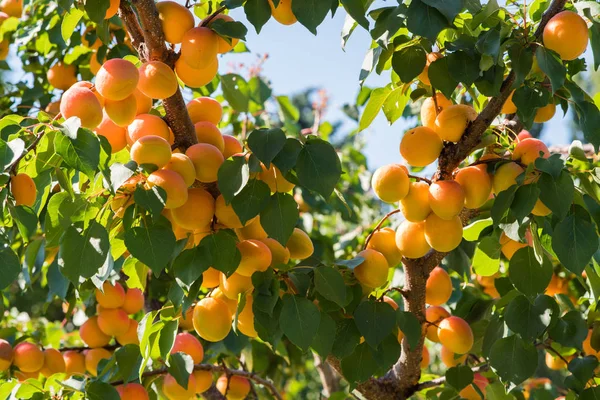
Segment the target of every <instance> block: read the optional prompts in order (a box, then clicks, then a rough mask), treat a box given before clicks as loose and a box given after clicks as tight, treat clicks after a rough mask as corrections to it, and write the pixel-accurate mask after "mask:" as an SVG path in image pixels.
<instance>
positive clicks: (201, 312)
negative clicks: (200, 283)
mask: <svg viewBox="0 0 600 400" xmlns="http://www.w3.org/2000/svg"><path fill="white" fill-rule="evenodd" d="M193 321H194V329H195V330H196V333H197V334H198V335H199V336H200V337H201V338H202V339H204V340H207V341H209V342H219V341H221V340H223V339H225V337H226V336H227V335H228V334H229V331H230V330H231V314H230V312H229V308H228V307H227V304H225V303H224V302H223V301H222V300H219V299H215V298H213V297H205V298H203V299H202V300H200V301H199V302H198V303H197V304H196V306H195V307H194V317H193Z"/></svg>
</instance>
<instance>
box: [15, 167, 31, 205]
mask: <svg viewBox="0 0 600 400" xmlns="http://www.w3.org/2000/svg"><path fill="white" fill-rule="evenodd" d="M10 193H11V194H12V195H13V197H14V198H15V205H16V206H27V207H33V205H34V204H35V199H36V197H37V189H36V186H35V182H34V181H33V179H31V177H30V176H29V175H27V174H23V173H21V174H17V175H14V176H12V177H11V178H10Z"/></svg>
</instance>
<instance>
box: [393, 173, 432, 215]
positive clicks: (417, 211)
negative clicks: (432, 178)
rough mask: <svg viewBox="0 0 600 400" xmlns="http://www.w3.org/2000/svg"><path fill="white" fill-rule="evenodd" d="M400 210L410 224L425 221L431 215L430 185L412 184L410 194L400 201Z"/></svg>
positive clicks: (424, 183) (422, 183)
mask: <svg viewBox="0 0 600 400" xmlns="http://www.w3.org/2000/svg"><path fill="white" fill-rule="evenodd" d="M400 210H401V211H402V215H404V218H406V219H407V220H409V221H410V222H421V221H425V218H427V216H428V215H429V214H430V213H431V206H430V205H429V185H428V184H427V183H426V182H411V183H410V188H409V190H408V194H407V195H406V197H405V198H403V199H402V200H400Z"/></svg>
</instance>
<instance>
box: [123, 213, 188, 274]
mask: <svg viewBox="0 0 600 400" xmlns="http://www.w3.org/2000/svg"><path fill="white" fill-rule="evenodd" d="M175 244H176V239H175V234H173V230H172V229H170V228H169V227H167V226H164V225H159V224H154V223H149V224H144V225H143V226H138V227H135V228H131V229H129V230H126V231H125V246H127V250H129V252H130V253H131V255H132V256H134V257H135V258H137V259H138V260H140V261H141V262H143V263H144V264H146V265H147V266H148V267H150V269H151V270H152V272H154V273H155V274H159V273H160V272H161V271H162V270H163V269H165V267H166V266H167V264H168V263H169V261H170V260H171V256H172V255H173V249H174V248H175Z"/></svg>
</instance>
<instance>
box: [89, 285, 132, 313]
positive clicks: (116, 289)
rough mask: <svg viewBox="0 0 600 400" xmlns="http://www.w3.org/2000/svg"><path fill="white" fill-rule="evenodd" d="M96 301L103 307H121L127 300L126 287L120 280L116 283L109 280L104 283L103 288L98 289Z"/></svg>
mask: <svg viewBox="0 0 600 400" xmlns="http://www.w3.org/2000/svg"><path fill="white" fill-rule="evenodd" d="M95 293H96V301H97V302H98V304H99V305H101V306H102V308H119V307H122V306H123V303H124V302H125V289H123V286H121V284H120V283H119V282H115V283H114V285H113V284H112V283H110V282H108V281H106V282H104V283H103V284H102V290H99V289H96V291H95Z"/></svg>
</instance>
